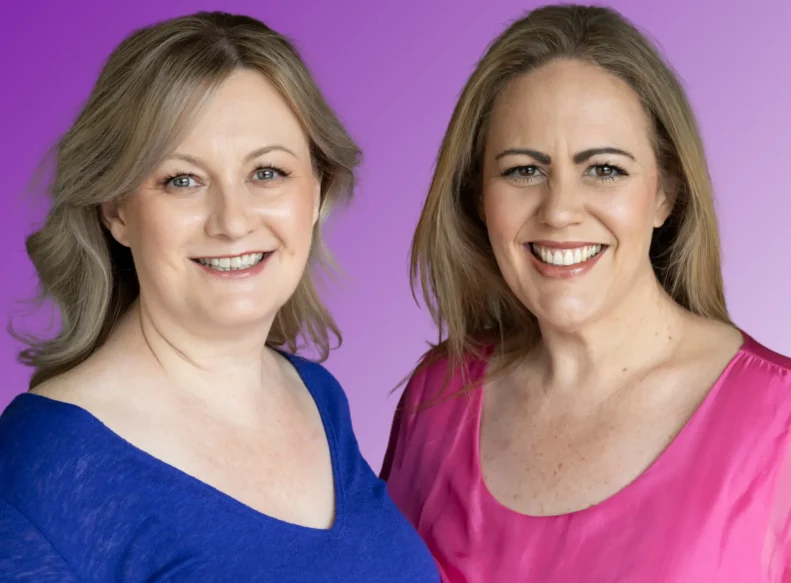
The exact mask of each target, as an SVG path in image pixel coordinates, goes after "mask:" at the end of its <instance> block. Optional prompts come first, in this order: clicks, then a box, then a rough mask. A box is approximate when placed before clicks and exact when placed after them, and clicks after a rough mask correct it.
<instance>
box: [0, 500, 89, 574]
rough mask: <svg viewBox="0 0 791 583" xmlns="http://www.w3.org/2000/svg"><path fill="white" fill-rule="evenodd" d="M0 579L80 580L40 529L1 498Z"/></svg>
mask: <svg viewBox="0 0 791 583" xmlns="http://www.w3.org/2000/svg"><path fill="white" fill-rule="evenodd" d="M0 579H2V581H3V582H4V583H12V582H14V583H22V582H24V583H78V582H79V579H78V578H77V576H76V575H75V573H74V572H73V571H72V570H71V569H70V568H69V566H68V565H67V564H66V561H65V560H64V559H63V557H61V556H60V554H58V552H57V551H56V550H55V549H54V548H53V547H52V545H51V544H50V543H49V541H48V540H47V539H46V538H45V537H44V536H43V535H42V534H41V533H40V532H39V531H38V529H37V528H36V527H35V526H34V525H33V524H32V523H31V522H30V521H29V520H28V519H27V518H25V517H24V516H23V515H22V514H21V513H20V512H18V511H17V510H16V509H15V508H14V507H13V506H11V505H10V504H8V503H7V502H6V501H5V500H3V499H1V498H0Z"/></svg>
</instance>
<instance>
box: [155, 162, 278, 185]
mask: <svg viewBox="0 0 791 583" xmlns="http://www.w3.org/2000/svg"><path fill="white" fill-rule="evenodd" d="M262 170H270V171H272V172H275V173H277V174H279V175H280V176H282V177H283V178H286V177H288V176H290V175H291V172H289V171H287V170H283V169H282V168H278V167H277V166H274V165H273V164H259V165H257V166H256V167H255V168H253V172H252V174H253V175H255V174H257V173H258V172H261V171H262ZM176 178H192V179H194V180H197V176H195V175H194V174H193V173H192V172H186V171H184V172H174V173H172V174H168V175H166V176H165V177H164V178H163V179H162V181H161V185H162V186H163V187H167V186H169V185H170V183H171V182H172V181H173V180H175V179H176ZM262 182H268V180H263V181H262ZM182 188H183V187H182Z"/></svg>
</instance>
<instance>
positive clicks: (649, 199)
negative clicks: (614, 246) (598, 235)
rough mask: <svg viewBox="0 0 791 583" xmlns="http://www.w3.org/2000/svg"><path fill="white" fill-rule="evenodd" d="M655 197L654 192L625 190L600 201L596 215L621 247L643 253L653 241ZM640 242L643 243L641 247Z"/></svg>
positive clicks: (596, 208)
mask: <svg viewBox="0 0 791 583" xmlns="http://www.w3.org/2000/svg"><path fill="white" fill-rule="evenodd" d="M655 203H656V201H655V196H654V195H653V194H652V193H651V191H650V190H647V189H641V190H632V189H630V190H628V191H626V190H624V191H621V192H619V193H617V194H615V196H612V197H606V199H605V198H603V199H601V200H599V201H597V204H596V207H595V213H596V215H597V216H599V217H601V220H602V222H603V223H604V224H605V225H606V226H607V227H608V229H609V230H610V231H611V232H612V234H613V236H614V237H615V240H616V242H617V243H618V245H620V246H623V247H626V246H628V247H635V246H637V247H638V248H640V249H642V246H643V245H642V243H644V242H646V241H650V240H651V234H652V232H653V222H654V214H655V213H654V205H655ZM638 242H641V243H640V244H639V245H638Z"/></svg>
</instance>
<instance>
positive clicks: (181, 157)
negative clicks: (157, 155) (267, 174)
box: [170, 145, 297, 166]
mask: <svg viewBox="0 0 791 583" xmlns="http://www.w3.org/2000/svg"><path fill="white" fill-rule="evenodd" d="M272 151H280V152H285V153H287V154H291V155H292V156H294V157H295V158H296V157H297V155H296V154H295V153H294V152H292V151H291V150H289V149H288V148H286V147H285V146H280V145H272V146H264V147H263V148H257V149H255V150H253V151H252V152H250V153H249V154H247V156H245V158H244V161H245V162H249V161H251V160H255V159H256V158H258V157H259V156H263V155H264V154H268V153H269V152H272ZM170 159H171V160H184V161H185V162H189V163H190V164H194V165H195V166H203V163H202V162H201V159H200V158H197V157H195V156H190V155H189V154H179V153H176V154H173V155H172V156H170Z"/></svg>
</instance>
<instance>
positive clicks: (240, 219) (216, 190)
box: [206, 183, 255, 239]
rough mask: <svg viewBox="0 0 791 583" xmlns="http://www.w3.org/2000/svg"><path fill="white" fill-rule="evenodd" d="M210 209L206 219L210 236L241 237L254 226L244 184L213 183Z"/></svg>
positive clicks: (207, 231)
mask: <svg viewBox="0 0 791 583" xmlns="http://www.w3.org/2000/svg"><path fill="white" fill-rule="evenodd" d="M210 201H211V202H210V204H211V210H210V213H209V217H208V220H207V221H206V233H207V234H208V235H209V236H210V237H225V238H228V239H241V238H243V237H244V236H246V235H248V234H250V233H251V232H252V231H253V229H254V228H255V225H254V222H253V218H254V217H253V215H252V213H251V212H250V211H251V208H250V207H251V204H250V203H251V201H250V194H249V193H248V192H247V189H246V188H245V187H244V185H241V184H239V185H235V184H230V183H229V184H217V183H215V184H214V185H213V187H212V190H211V193H210Z"/></svg>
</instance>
